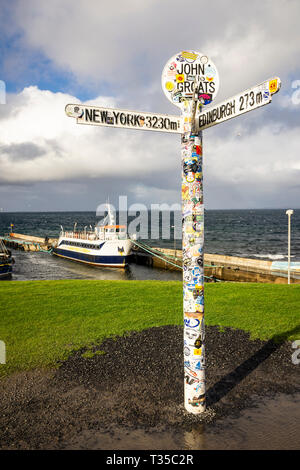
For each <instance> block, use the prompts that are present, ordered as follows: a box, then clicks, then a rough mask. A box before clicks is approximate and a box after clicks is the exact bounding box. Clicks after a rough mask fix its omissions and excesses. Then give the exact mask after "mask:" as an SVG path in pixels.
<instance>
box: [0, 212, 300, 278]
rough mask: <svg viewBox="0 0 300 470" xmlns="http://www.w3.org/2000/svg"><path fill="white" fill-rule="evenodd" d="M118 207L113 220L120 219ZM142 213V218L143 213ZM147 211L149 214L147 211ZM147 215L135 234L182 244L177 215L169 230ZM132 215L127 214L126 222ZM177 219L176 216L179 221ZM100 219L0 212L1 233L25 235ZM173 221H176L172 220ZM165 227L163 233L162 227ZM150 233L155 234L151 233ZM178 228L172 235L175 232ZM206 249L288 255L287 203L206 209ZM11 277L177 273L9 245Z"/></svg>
mask: <svg viewBox="0 0 300 470" xmlns="http://www.w3.org/2000/svg"><path fill="white" fill-rule="evenodd" d="M118 215H119V214H118V213H117V222H118ZM145 216H146V219H145ZM147 216H148V217H147ZM147 218H148V230H147V228H146V229H145V224H144V227H143V230H142V233H141V236H140V237H139V231H141V230H140V227H139V226H138V225H137V227H136V228H137V234H138V239H140V241H142V242H143V243H146V244H147V245H149V246H153V247H162V248H172V249H181V240H180V239H179V237H178V233H180V227H179V226H178V224H179V223H180V216H179V217H178V214H174V213H171V214H170V223H169V224H168V225H169V233H168V230H167V231H166V230H165V229H164V230H163V226H164V227H166V225H165V224H166V219H165V218H163V216H162V213H160V215H159V217H157V218H156V217H154V218H153V217H151V214H150V211H149V213H148V214H144V218H143V220H147ZM133 220H134V217H133V216H131V217H128V223H130V222H131V221H133ZM178 221H179V222H178ZM98 222H99V218H98V217H97V216H96V213H95V212H0V235H5V234H7V233H9V231H10V227H11V224H13V231H14V232H16V233H23V234H26V235H34V236H41V237H45V236H48V237H49V238H51V237H58V236H59V232H60V229H61V226H62V227H63V228H64V229H65V230H72V229H73V227H74V224H75V223H76V224H77V229H82V230H83V229H84V227H86V226H87V227H89V226H90V225H92V226H94V225H96V224H97V223H98ZM174 225H175V226H174ZM166 232H167V233H166ZM153 233H155V234H156V237H155V238H153V237H152V238H151V236H153ZM174 234H176V236H174ZM204 251H205V253H214V254H223V255H229V256H239V257H243V258H252V259H264V260H272V261H286V260H287V252H288V217H287V215H286V210H285V209H245V210H205V246H204ZM13 256H14V258H15V264H14V267H13V279H14V280H31V279H34V280H35V279H36V280H37V279H159V280H170V279H181V273H180V272H176V271H168V270H163V269H154V268H150V267H146V266H140V265H135V264H130V265H129V267H128V268H127V269H125V270H124V269H115V268H98V267H97V268H93V267H90V266H85V265H81V264H80V263H76V262H72V261H68V260H64V259H61V258H57V257H55V256H52V255H50V254H47V253H41V252H23V251H20V250H13ZM291 261H292V262H295V261H300V209H296V210H294V214H293V215H292V217H291Z"/></svg>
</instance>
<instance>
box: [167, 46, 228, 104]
mask: <svg viewBox="0 0 300 470" xmlns="http://www.w3.org/2000/svg"><path fill="white" fill-rule="evenodd" d="M196 81H199V94H198V99H199V101H200V103H201V104H202V105H206V104H210V103H211V102H212V101H213V100H214V99H215V97H216V95H217V93H218V89H219V74H218V71H217V69H216V67H215V65H214V64H213V62H212V61H211V60H210V59H209V58H208V57H207V56H206V55H204V54H201V52H195V51H182V52H179V53H178V54H176V55H174V56H173V57H171V59H170V60H169V61H168V62H167V64H166V65H165V67H164V69H163V73H162V77H161V83H162V88H163V91H164V94H165V95H166V97H167V98H168V100H169V101H171V102H172V103H173V104H175V105H176V106H179V107H180V108H181V107H183V106H184V102H185V101H188V100H191V99H192V98H193V96H194V87H195V82H196Z"/></svg>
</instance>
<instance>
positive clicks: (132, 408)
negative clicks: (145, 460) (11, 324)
mask: <svg viewBox="0 0 300 470" xmlns="http://www.w3.org/2000/svg"><path fill="white" fill-rule="evenodd" d="M182 336H183V331H182V327H176V326H165V327H159V328H151V329H148V330H144V331H142V332H139V333H131V334H129V335H128V336H126V337H121V338H116V339H107V340H106V341H104V342H103V343H102V345H101V346H100V347H98V348H95V350H101V351H104V352H105V354H96V355H94V356H93V357H92V358H84V357H82V353H83V352H84V349H82V350H81V351H77V352H76V353H74V354H73V355H72V356H71V357H70V358H69V359H68V360H67V361H65V362H63V363H61V364H60V366H59V368H58V369H55V370H50V371H49V370H35V371H30V372H24V373H18V374H14V375H13V376H11V377H9V378H7V379H5V380H2V384H1V385H2V387H1V388H2V391H1V392H0V448H1V449H66V448H91V447H95V445H92V444H90V443H89V442H90V440H88V439H86V438H85V436H87V435H89V436H91V435H93V434H96V433H101V435H102V436H106V439H107V440H108V441H109V438H110V436H113V435H114V433H115V432H116V431H118V432H120V430H122V432H124V433H126V432H127V431H128V432H129V430H130V432H135V431H137V430H141V429H142V430H143V431H145V432H146V433H147V432H148V433H149V440H151V433H152V434H153V432H155V433H162V432H164V431H169V432H170V433H172V432H178V431H180V430H181V431H182V432H184V431H188V430H189V429H191V428H192V427H193V426H195V425H196V424H199V425H201V423H206V424H208V425H209V426H210V427H212V426H218V422H219V421H220V419H221V418H222V417H224V416H236V415H238V414H239V413H240V412H241V411H242V410H244V409H246V408H249V407H253V406H256V404H257V402H258V400H259V398H260V397H269V396H274V395H275V394H279V393H284V394H294V393H297V392H299V391H300V378H299V367H297V366H295V365H294V364H293V363H292V361H291V355H292V352H293V350H292V348H291V343H289V342H284V343H281V344H275V343H274V342H272V341H268V342H264V341H259V340H255V341H250V340H249V335H248V334H247V333H245V332H243V331H239V330H232V329H230V328H227V329H225V331H222V332H221V331H219V329H218V328H217V327H207V328H206V355H207V372H206V373H207V405H208V409H207V411H206V412H205V413H203V414H202V415H200V416H194V415H189V414H187V413H186V412H185V410H184V408H183V354H182V349H183V339H182ZM166 445H167V444H166ZM98 446H99V443H98ZM146 446H147V443H145V449H146V448H147V447H146ZM100 448H101V447H100Z"/></svg>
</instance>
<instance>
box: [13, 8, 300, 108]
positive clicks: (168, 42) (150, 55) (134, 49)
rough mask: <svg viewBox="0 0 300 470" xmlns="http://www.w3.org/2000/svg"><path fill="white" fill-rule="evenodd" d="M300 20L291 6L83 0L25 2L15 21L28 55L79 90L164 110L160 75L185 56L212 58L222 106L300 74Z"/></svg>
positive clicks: (165, 103) (298, 10)
mask: <svg viewBox="0 0 300 470" xmlns="http://www.w3.org/2000/svg"><path fill="white" fill-rule="evenodd" d="M299 13H300V5H299V2H297V1H296V0H292V1H291V0H278V1H277V2H276V4H275V3H274V2H273V1H271V0H267V1H265V2H261V1H259V0H253V1H252V2H251V3H245V2H237V1H236V0H228V1H227V2H221V1H218V2H217V3H216V2H211V3H209V2H195V1H194V0H186V2H185V4H184V10H183V9H182V2H181V1H179V0H172V1H171V0H166V1H164V2H161V1H158V0H155V1H153V0H145V1H144V2H139V1H137V0H130V1H128V2H123V1H122V0H115V1H112V2H105V3H104V2H101V5H100V4H99V1H98V0H90V1H89V2H88V6H87V4H86V2H85V1H84V0H77V1H76V2H74V1H72V0H64V2H61V1H60V0H52V1H51V2H40V1H39V0H27V2H23V1H18V2H17V9H16V11H15V22H16V28H17V29H18V30H19V31H23V36H22V41H23V43H25V44H27V46H28V48H29V49H30V50H36V51H38V52H39V53H43V54H44V55H45V57H47V58H48V59H49V60H50V61H51V62H52V63H53V64H56V66H57V67H58V68H60V69H61V70H65V71H68V72H72V73H73V74H74V76H75V77H76V79H77V80H78V82H80V83H81V85H82V86H85V87H89V86H93V87H94V89H95V90H98V93H102V94H103V91H107V89H108V88H109V89H110V90H111V91H112V93H113V94H114V96H117V95H118V96H119V97H120V99H123V100H126V99H130V100H131V103H132V105H133V106H136V105H137V104H139V103H140V102H141V101H140V100H141V99H144V102H145V105H146V106H148V105H149V104H150V103H151V102H152V103H153V99H154V100H157V103H158V100H159V101H161V102H162V104H161V105H162V106H164V109H167V106H169V105H168V103H167V102H165V100H163V99H162V96H161V90H160V75H161V72H162V69H163V67H164V65H165V63H166V62H167V60H168V59H169V57H171V56H172V55H174V54H176V53H177V52H178V51H180V50H182V49H195V50H200V51H202V52H204V53H206V54H208V55H209V56H211V58H212V59H213V60H214V62H215V64H216V66H217V68H218V70H219V74H220V77H221V90H220V93H219V95H220V96H219V98H220V99H223V98H224V97H226V96H230V95H232V94H235V93H237V92H239V91H240V90H242V89H244V88H248V87H249V86H251V85H254V84H255V83H259V82H260V81H262V80H265V79H268V78H269V77H270V76H273V75H280V76H281V78H282V79H283V80H287V79H288V78H289V76H290V74H291V73H293V72H297V73H298V72H299V64H298V61H297V60H295V58H297V57H298V56H299V52H300V42H299V34H298V30H299V29H298V18H299ZM145 92H146V93H145ZM147 109H148V108H147ZM158 111H159V109H158Z"/></svg>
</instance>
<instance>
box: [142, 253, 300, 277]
mask: <svg viewBox="0 0 300 470" xmlns="http://www.w3.org/2000/svg"><path fill="white" fill-rule="evenodd" d="M152 249H153V250H155V252H157V253H159V254H160V255H161V257H160V258H159V257H156V256H152V255H150V254H149V253H145V252H142V250H135V252H134V255H133V260H134V262H137V263H138V264H147V265H148V266H153V267H155V268H161V269H168V270H176V271H181V270H182V251H181V250H171V249H165V248H157V247H153V248H152ZM147 258H148V259H147ZM169 261H171V262H172V264H170V263H169ZM174 265H177V266H174ZM275 265H276V263H273V262H272V261H266V260H256V259H251V258H239V257H236V256H226V255H217V254H210V253H205V254H204V274H205V276H208V277H211V278H212V279H214V278H216V279H220V280H222V281H236V282H239V281H241V282H265V283H275V284H287V270H286V269H278V267H277V266H275ZM291 283H294V284H300V267H299V269H294V270H293V271H292V272H291Z"/></svg>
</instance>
